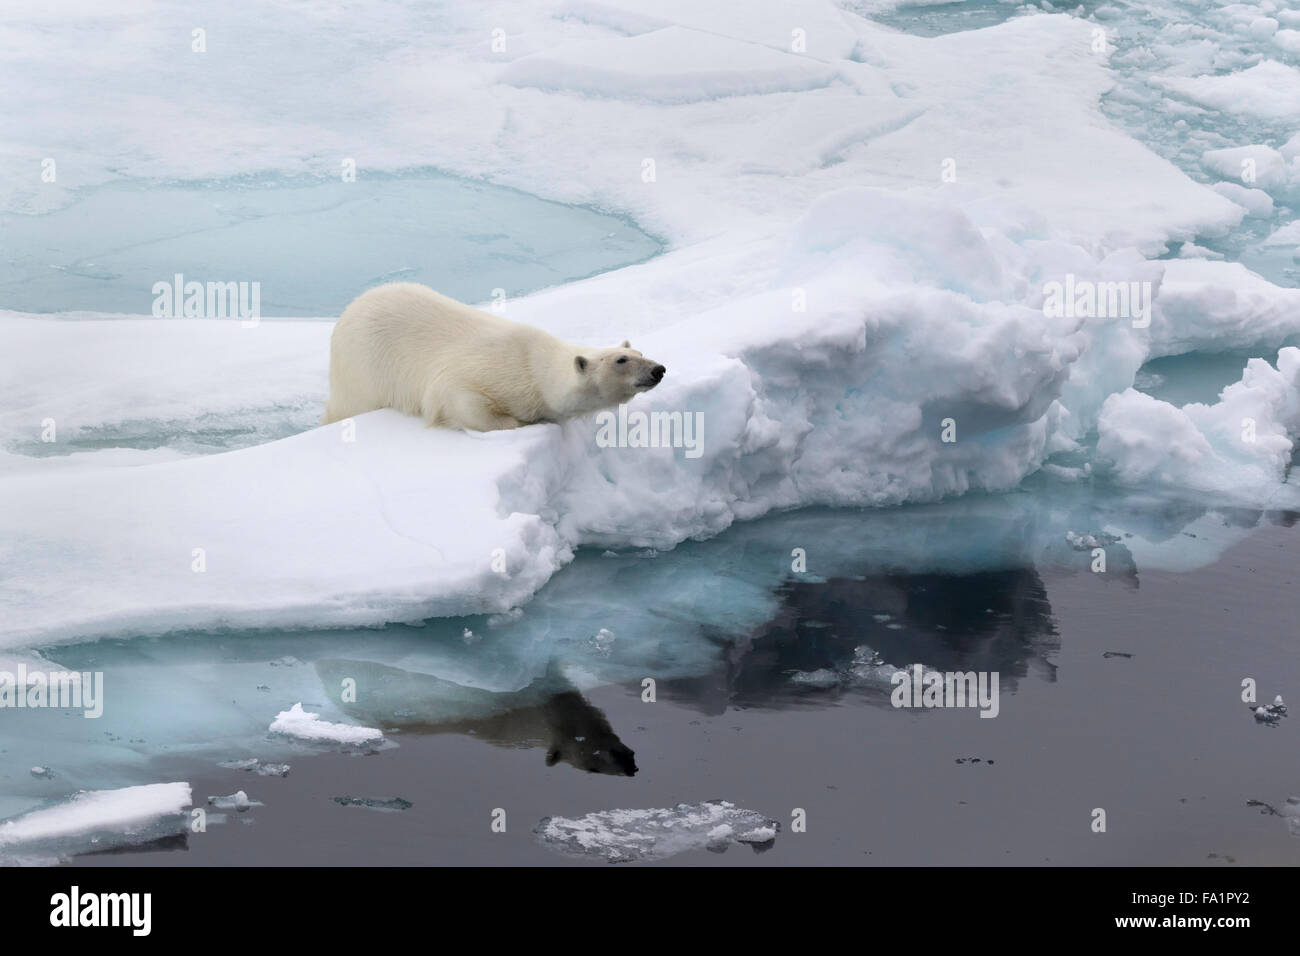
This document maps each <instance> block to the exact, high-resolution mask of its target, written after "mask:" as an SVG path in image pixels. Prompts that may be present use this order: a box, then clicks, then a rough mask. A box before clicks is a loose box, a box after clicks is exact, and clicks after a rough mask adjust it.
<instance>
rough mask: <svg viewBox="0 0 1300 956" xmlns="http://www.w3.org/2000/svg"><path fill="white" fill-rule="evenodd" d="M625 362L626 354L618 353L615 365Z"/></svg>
mask: <svg viewBox="0 0 1300 956" xmlns="http://www.w3.org/2000/svg"><path fill="white" fill-rule="evenodd" d="M625 362H627V356H626V355H620V356H619V358H618V361H617V362H615V363H614V364H616V365H623V364H624V363H625Z"/></svg>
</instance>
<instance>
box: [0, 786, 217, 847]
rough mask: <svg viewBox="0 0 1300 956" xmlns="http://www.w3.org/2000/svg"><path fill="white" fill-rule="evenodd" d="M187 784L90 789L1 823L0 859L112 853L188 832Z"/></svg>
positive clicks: (188, 801)
mask: <svg viewBox="0 0 1300 956" xmlns="http://www.w3.org/2000/svg"><path fill="white" fill-rule="evenodd" d="M190 801H191V796H190V786H189V784H187V783H156V784H146V785H143V786H138V787H124V788H122V789H119V790H91V791H82V792H80V793H77V794H74V795H73V796H72V797H71V798H70V799H68V800H66V801H65V802H62V803H57V804H55V805H53V806H50V807H46V808H43V809H39V810H32V811H31V812H29V813H24V814H22V815H20V816H16V817H11V818H10V819H8V820H4V821H0V858H15V857H18V858H20V859H24V858H27V859H29V858H31V856H33V855H40V854H45V855H58V854H61V853H67V852H71V851H74V850H84V849H89V848H90V847H92V846H93V847H94V848H96V849H110V848H112V847H116V846H123V845H130V844H132V843H142V842H147V841H149V840H155V839H158V838H159V837H163V836H169V835H172V834H175V833H181V832H184V831H185V829H186V828H187V824H188V818H187V817H186V815H185V813H184V811H185V808H186V807H188V806H189V805H190Z"/></svg>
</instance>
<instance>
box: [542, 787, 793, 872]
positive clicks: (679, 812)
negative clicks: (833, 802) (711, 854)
mask: <svg viewBox="0 0 1300 956" xmlns="http://www.w3.org/2000/svg"><path fill="white" fill-rule="evenodd" d="M780 829H781V824H780V823H778V822H777V821H776V820H772V819H770V818H768V817H765V816H763V815H762V814H761V813H758V812H756V811H754V810H745V809H743V808H741V807H737V806H736V805H735V804H733V803H728V802H727V801H725V800H706V801H705V802H703V803H694V804H688V803H679V804H677V806H675V807H665V808H660V809H653V810H602V811H596V812H593V813H588V814H586V815H585V816H581V817H576V818H568V817H547V818H546V819H544V820H542V821H541V823H539V824H538V825H537V827H536V829H535V831H534V832H536V833H537V837H538V839H539V840H540V841H541V843H542V844H543V845H544V846H547V847H549V848H550V849H553V850H556V851H558V852H561V853H567V854H570V855H573V856H590V857H596V858H597V859H603V860H606V861H608V862H610V863H629V862H633V861H644V860H662V859H664V858H666V857H670V856H675V855H677V854H678V853H684V852H686V851H687V850H713V851H716V852H721V851H723V850H726V849H727V847H728V846H730V845H731V844H732V843H733V842H734V843H742V844H749V845H751V846H753V847H754V848H755V849H756V850H757V849H760V848H762V847H763V846H764V845H765V844H770V843H771V842H772V841H773V840H775V839H776V835H777V833H778V832H779V831H780Z"/></svg>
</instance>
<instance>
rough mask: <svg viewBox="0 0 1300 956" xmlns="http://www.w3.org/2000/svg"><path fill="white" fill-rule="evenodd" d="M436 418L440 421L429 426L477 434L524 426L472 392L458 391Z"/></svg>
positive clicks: (447, 401)
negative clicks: (457, 429)
mask: <svg viewBox="0 0 1300 956" xmlns="http://www.w3.org/2000/svg"><path fill="white" fill-rule="evenodd" d="M436 417H437V419H438V420H436V421H430V422H429V424H431V425H439V424H441V425H444V426H446V427H448V428H467V429H470V430H472V431H476V432H494V431H501V430H503V429H507V428H519V427H521V426H522V425H523V424H524V423H523V422H521V421H520V420H519V419H517V418H515V417H514V416H513V415H504V414H501V413H500V412H498V411H496V410H495V409H494V408H493V407H492V404H491V402H490V401H489V400H488V399H487V398H486V397H485V396H483V395H480V394H479V393H477V392H471V391H458V392H456V393H455V394H454V395H452V396H450V397H449V398H448V399H447V400H446V401H445V402H444V404H443V407H442V408H441V409H440V411H439V414H438V415H437V416H436ZM426 420H427V416H426Z"/></svg>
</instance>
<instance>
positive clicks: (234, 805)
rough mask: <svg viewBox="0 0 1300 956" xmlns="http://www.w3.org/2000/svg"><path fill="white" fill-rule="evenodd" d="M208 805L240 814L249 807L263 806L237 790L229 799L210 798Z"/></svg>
mask: <svg viewBox="0 0 1300 956" xmlns="http://www.w3.org/2000/svg"><path fill="white" fill-rule="evenodd" d="M208 803H210V804H211V805H212V806H214V807H216V808H217V809H218V810H238V811H239V812H240V813H243V812H244V811H245V810H247V809H248V808H249V807H260V806H261V804H260V803H258V802H257V801H256V800H249V799H248V794H247V793H245V792H244V791H243V790H236V791H235V792H234V793H232V794H230V795H229V796H227V797H208Z"/></svg>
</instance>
